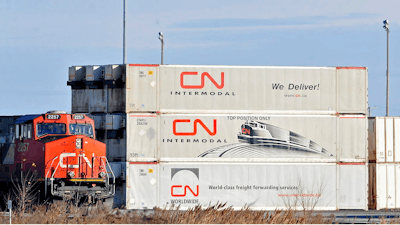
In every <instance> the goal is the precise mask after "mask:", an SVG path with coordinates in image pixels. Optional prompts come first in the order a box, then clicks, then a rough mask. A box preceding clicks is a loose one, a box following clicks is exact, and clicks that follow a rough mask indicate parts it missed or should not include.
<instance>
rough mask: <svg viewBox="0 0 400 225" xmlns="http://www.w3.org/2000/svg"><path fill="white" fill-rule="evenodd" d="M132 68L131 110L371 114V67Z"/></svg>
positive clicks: (129, 81)
mask: <svg viewBox="0 0 400 225" xmlns="http://www.w3.org/2000/svg"><path fill="white" fill-rule="evenodd" d="M127 71H128V74H127V76H126V88H127V93H126V112H136V111H142V112H143V111H160V112H161V113H169V112H171V113H172V112H173V113H175V112H183V113H198V112H200V111H202V112H207V113H215V112H217V113H225V112H227V111H232V112H236V113H257V111H259V112H258V113H260V112H266V113H277V112H278V113H279V111H285V113H287V112H288V111H289V112H290V113H297V114H304V113H310V114H335V113H336V112H340V113H362V114H366V110H367V79H368V77H367V76H368V75H367V69H366V68H365V67H361V68H347V67H346V68H342V67H340V68H339V67H262V66H259V67H257V66H183V65H160V66H154V65H151V66H147V65H129V69H128V70H127ZM156 84H157V85H156Z"/></svg>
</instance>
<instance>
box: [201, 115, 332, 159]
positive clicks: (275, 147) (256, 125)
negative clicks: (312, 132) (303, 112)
mask: <svg viewBox="0 0 400 225" xmlns="http://www.w3.org/2000/svg"><path fill="white" fill-rule="evenodd" d="M237 137H238V141H239V143H236V144H229V145H225V146H220V147H217V148H214V149H211V150H209V151H206V152H204V153H202V154H201V155H199V157H240V158H243V157H244V158H250V157H303V156H306V157H321V156H322V157H333V154H330V153H329V152H328V151H327V150H326V149H325V148H323V147H321V146H320V145H318V144H317V143H315V142H314V141H312V140H310V139H308V138H306V137H304V136H302V135H299V134H297V133H294V132H292V131H289V130H285V129H283V128H280V127H277V126H273V125H271V124H267V123H263V122H259V121H253V120H252V121H246V122H245V123H244V124H242V125H241V128H240V131H239V133H238V135H237Z"/></svg>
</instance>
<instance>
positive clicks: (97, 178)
mask: <svg viewBox="0 0 400 225" xmlns="http://www.w3.org/2000/svg"><path fill="white" fill-rule="evenodd" d="M94 129H95V127H94V121H93V120H92V119H91V118H89V117H87V116H86V115H84V114H67V113H65V112H63V111H50V112H47V113H45V114H41V115H25V116H21V117H20V118H18V119H17V120H16V121H15V140H14V144H15V145H14V146H15V150H14V152H15V153H14V157H13V160H12V161H13V163H11V164H2V165H1V171H2V172H1V175H0V179H1V182H2V183H5V185H2V188H1V189H4V190H2V191H3V193H7V191H8V189H9V188H10V183H11V182H10V180H11V179H13V180H14V181H20V179H23V177H24V176H25V175H26V174H32V176H34V177H35V180H37V181H38V187H39V189H38V190H39V191H38V193H39V192H40V194H41V198H43V199H45V198H46V199H47V198H48V197H50V198H51V199H53V200H55V201H57V200H79V202H86V203H87V202H88V203H97V202H99V201H100V202H111V201H112V197H113V196H114V195H115V176H114V174H113V171H112V170H111V167H110V165H109V163H108V160H107V158H106V145H105V144H104V143H102V142H100V141H97V140H96V139H95V138H96V136H95V135H96V134H95V132H94V131H95V130H94Z"/></svg>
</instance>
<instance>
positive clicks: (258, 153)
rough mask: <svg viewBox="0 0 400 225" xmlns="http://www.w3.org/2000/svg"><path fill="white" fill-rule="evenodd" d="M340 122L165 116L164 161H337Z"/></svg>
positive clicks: (321, 118)
mask: <svg viewBox="0 0 400 225" xmlns="http://www.w3.org/2000/svg"><path fill="white" fill-rule="evenodd" d="M336 121H337V117H336V116H279V115H237V114H233V115H228V114H226V115H222V114H219V115H210V114H208V115H206V114H197V115H196V114H195V115H187V114H180V115H179V114H175V115H171V114H168V115H167V114H165V115H161V116H160V128H159V129H160V139H159V142H160V145H159V148H160V155H159V157H160V158H195V157H197V158H203V159H205V158H208V159H214V160H219V159H221V158H222V159H224V158H237V159H240V158H242V159H243V158H293V159H307V158H312V159H315V160H319V159H324V160H332V161H335V160H336V159H335V156H336V141H337V136H336ZM311 127H312V129H310V128H311ZM128 129H130V128H128Z"/></svg>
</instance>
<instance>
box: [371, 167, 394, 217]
mask: <svg viewBox="0 0 400 225" xmlns="http://www.w3.org/2000/svg"><path fill="white" fill-rule="evenodd" d="M369 190H370V191H369V207H370V208H372V209H377V210H380V209H399V208H400V164H399V163H371V164H369Z"/></svg>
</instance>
